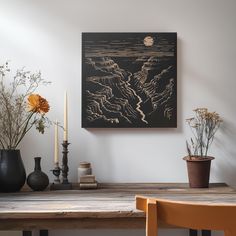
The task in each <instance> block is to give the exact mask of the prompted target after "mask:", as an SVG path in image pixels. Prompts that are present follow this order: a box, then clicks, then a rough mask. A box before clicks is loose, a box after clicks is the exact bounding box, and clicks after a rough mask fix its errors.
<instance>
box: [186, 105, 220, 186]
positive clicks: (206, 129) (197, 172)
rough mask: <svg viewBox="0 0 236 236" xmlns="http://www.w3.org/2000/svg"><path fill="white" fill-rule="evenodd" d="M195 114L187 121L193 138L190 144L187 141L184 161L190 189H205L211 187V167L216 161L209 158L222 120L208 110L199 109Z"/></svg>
mask: <svg viewBox="0 0 236 236" xmlns="http://www.w3.org/2000/svg"><path fill="white" fill-rule="evenodd" d="M194 112H195V116H194V117H191V118H189V119H187V120H186V122H187V124H188V125H189V127H190V129H191V131H192V133H193V136H192V138H191V139H190V141H189V142H188V141H186V146H187V152H188V156H186V157H184V160H186V162H187V168H188V177H189V185H190V187H193V188H205V187H208V186H209V177H210V165H211V160H213V159H214V157H212V156H208V150H209V147H210V145H211V144H212V142H213V140H214V137H215V134H216V131H217V130H218V129H219V127H220V124H221V123H222V119H221V118H220V116H219V114H218V113H216V112H209V111H208V109H207V108H197V109H195V110H194Z"/></svg>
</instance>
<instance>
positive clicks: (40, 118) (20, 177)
mask: <svg viewBox="0 0 236 236" xmlns="http://www.w3.org/2000/svg"><path fill="white" fill-rule="evenodd" d="M41 84H43V85H46V84H48V82H46V81H45V80H44V79H42V77H41V73H40V72H37V73H31V72H30V71H25V69H24V68H23V69H19V70H17V71H16V73H15V74H14V75H12V73H11V70H10V68H9V65H8V62H6V63H4V64H3V65H0V191H2V192H15V191H19V190H20V189H21V187H22V186H23V185H24V183H25V179H26V174H25V169H24V165H23V162H22V159H21V154H20V150H19V149H18V146H19V144H20V142H21V141H22V139H23V138H24V137H25V135H26V134H27V133H28V132H29V131H30V129H31V128H32V127H35V128H36V129H37V130H38V131H39V132H40V133H44V129H45V127H46V126H47V125H48V124H49V120H48V119H47V117H46V116H45V114H46V113H47V112H48V111H49V105H48V102H47V100H46V99H45V98H43V97H41V96H40V95H39V94H35V91H36V89H37V88H38V86H39V85H41Z"/></svg>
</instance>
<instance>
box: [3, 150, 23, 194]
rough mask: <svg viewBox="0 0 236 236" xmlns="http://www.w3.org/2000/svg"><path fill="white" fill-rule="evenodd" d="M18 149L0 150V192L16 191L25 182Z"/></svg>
mask: <svg viewBox="0 0 236 236" xmlns="http://www.w3.org/2000/svg"><path fill="white" fill-rule="evenodd" d="M25 179H26V174H25V168H24V165H23V162H22V159H21V154H20V150H3V149H1V150H0V192H18V191H20V189H21V188H22V186H23V185H24V183H25Z"/></svg>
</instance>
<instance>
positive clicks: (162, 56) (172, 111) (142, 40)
mask: <svg viewBox="0 0 236 236" xmlns="http://www.w3.org/2000/svg"><path fill="white" fill-rule="evenodd" d="M176 126H177V33H82V127H84V128H132V127H134V128H139V127H140V128H148V127H149V128H155V127H156V128H157V127H173V128H174V127H176Z"/></svg>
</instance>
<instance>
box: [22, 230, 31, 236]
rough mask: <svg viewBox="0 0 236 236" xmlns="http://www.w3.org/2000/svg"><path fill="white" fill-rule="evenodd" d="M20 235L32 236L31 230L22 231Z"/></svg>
mask: <svg viewBox="0 0 236 236" xmlns="http://www.w3.org/2000/svg"><path fill="white" fill-rule="evenodd" d="M22 236H32V231H25V230H24V231H22Z"/></svg>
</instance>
